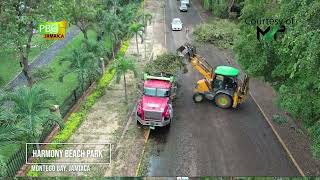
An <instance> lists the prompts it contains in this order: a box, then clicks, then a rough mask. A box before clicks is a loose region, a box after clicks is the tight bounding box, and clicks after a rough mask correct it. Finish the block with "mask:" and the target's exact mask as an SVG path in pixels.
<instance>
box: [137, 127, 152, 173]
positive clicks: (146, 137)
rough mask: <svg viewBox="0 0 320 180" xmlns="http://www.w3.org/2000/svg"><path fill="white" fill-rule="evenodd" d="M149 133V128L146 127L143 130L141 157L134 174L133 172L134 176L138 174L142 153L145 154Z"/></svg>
mask: <svg viewBox="0 0 320 180" xmlns="http://www.w3.org/2000/svg"><path fill="white" fill-rule="evenodd" d="M149 135H150V129H147V130H146V131H145V132H144V137H145V139H144V145H143V150H142V153H141V157H140V160H139V163H138V166H137V169H136V174H135V176H139V172H140V167H141V163H142V159H143V156H144V154H145V150H146V147H147V144H148V140H149Z"/></svg>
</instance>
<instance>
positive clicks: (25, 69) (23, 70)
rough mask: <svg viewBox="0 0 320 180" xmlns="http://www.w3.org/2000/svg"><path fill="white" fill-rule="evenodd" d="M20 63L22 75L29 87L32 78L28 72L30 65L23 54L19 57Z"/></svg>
mask: <svg viewBox="0 0 320 180" xmlns="http://www.w3.org/2000/svg"><path fill="white" fill-rule="evenodd" d="M21 63H22V66H23V69H22V72H23V74H24V76H25V77H26V78H27V81H28V85H29V86H30V87H31V86H32V84H33V79H32V75H31V72H30V66H29V63H28V59H27V58H26V57H24V56H23V55H22V57H21Z"/></svg>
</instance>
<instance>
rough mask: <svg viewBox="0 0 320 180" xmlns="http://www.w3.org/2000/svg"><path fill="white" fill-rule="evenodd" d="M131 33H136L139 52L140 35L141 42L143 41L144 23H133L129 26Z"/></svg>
mask: <svg viewBox="0 0 320 180" xmlns="http://www.w3.org/2000/svg"><path fill="white" fill-rule="evenodd" d="M129 30H130V34H132V35H135V37H136V45H137V53H138V54H140V53H139V45H138V35H139V36H140V38H141V43H142V42H143V33H144V25H143V24H140V23H133V24H131V26H130V27H129Z"/></svg>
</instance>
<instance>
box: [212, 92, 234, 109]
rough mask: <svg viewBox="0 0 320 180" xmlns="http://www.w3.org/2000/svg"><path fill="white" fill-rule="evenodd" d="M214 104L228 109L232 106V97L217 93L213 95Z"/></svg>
mask: <svg viewBox="0 0 320 180" xmlns="http://www.w3.org/2000/svg"><path fill="white" fill-rule="evenodd" d="M214 101H215V103H216V105H217V106H218V107H220V108H223V109H228V108H230V107H231V106H232V98H231V97H230V96H229V95H227V94H224V93H219V94H217V95H216V96H215V97H214Z"/></svg>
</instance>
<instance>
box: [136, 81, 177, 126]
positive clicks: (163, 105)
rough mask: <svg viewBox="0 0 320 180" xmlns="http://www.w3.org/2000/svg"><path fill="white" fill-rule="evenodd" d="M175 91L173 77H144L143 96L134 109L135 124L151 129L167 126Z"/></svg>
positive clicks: (170, 118) (170, 117) (171, 112)
mask: <svg viewBox="0 0 320 180" xmlns="http://www.w3.org/2000/svg"><path fill="white" fill-rule="evenodd" d="M175 89H176V88H175V85H174V81H173V77H164V76H150V75H145V81H144V83H143V94H142V96H141V98H140V99H139V101H138V104H137V107H136V116H135V117H136V121H137V123H138V124H142V125H146V126H149V127H150V128H151V129H154V128H155V127H164V126H169V125H170V123H171V121H172V117H173V108H172V99H173V96H174V94H175Z"/></svg>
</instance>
